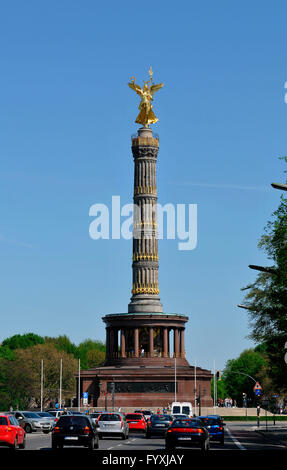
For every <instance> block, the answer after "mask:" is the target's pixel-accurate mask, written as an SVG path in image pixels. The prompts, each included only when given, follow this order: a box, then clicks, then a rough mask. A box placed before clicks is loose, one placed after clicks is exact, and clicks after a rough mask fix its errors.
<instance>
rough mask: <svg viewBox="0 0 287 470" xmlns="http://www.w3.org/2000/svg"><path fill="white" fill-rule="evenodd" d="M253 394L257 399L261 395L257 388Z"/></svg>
mask: <svg viewBox="0 0 287 470" xmlns="http://www.w3.org/2000/svg"><path fill="white" fill-rule="evenodd" d="M254 393H255V395H256V396H257V397H259V396H260V395H261V390H260V389H259V388H257V389H256V390H254Z"/></svg>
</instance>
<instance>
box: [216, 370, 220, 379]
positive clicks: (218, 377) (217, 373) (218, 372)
mask: <svg viewBox="0 0 287 470" xmlns="http://www.w3.org/2000/svg"><path fill="white" fill-rule="evenodd" d="M215 377H216V380H221V371H220V370H217V371H216V374H215Z"/></svg>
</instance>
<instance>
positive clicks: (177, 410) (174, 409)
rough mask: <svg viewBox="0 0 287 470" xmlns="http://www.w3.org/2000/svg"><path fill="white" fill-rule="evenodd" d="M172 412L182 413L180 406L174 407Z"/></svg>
mask: <svg viewBox="0 0 287 470" xmlns="http://www.w3.org/2000/svg"><path fill="white" fill-rule="evenodd" d="M172 412H173V414H176V413H180V406H174V407H173V409H172Z"/></svg>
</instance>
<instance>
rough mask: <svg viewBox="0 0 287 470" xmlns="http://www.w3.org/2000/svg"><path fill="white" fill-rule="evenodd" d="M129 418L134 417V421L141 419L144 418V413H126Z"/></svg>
mask: <svg viewBox="0 0 287 470" xmlns="http://www.w3.org/2000/svg"><path fill="white" fill-rule="evenodd" d="M126 418H127V419H133V420H134V421H140V420H141V419H142V415H136V414H132V413H130V414H127V415H126Z"/></svg>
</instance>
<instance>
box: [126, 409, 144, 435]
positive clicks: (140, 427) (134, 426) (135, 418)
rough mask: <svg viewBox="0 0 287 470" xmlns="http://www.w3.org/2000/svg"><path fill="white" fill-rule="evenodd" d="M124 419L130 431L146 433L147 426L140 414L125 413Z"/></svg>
mask: <svg viewBox="0 0 287 470" xmlns="http://www.w3.org/2000/svg"><path fill="white" fill-rule="evenodd" d="M126 419H127V423H128V425H129V429H130V431H142V432H144V433H145V432H146V428H147V424H146V420H145V419H144V415H143V414H142V413H127V414H126Z"/></svg>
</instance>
